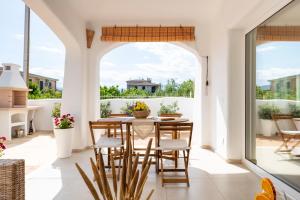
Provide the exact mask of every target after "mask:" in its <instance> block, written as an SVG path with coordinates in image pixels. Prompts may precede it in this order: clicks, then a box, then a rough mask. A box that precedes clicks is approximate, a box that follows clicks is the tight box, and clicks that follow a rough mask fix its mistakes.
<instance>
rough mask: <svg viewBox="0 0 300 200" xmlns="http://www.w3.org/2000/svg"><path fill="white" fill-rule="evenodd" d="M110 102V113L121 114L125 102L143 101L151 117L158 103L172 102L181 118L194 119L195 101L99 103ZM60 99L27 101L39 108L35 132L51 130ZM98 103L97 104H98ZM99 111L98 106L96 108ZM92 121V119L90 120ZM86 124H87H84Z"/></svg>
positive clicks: (180, 99)
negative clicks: (54, 109)
mask: <svg viewBox="0 0 300 200" xmlns="http://www.w3.org/2000/svg"><path fill="white" fill-rule="evenodd" d="M108 101H109V102H110V103H111V109H112V113H121V107H122V106H124V105H126V102H134V101H143V102H145V103H147V104H148V106H149V107H150V109H151V115H152V116H157V112H158V111H159V109H160V103H163V104H164V105H169V104H172V103H174V102H177V103H178V107H179V111H178V112H180V113H182V114H183V117H186V118H189V119H191V120H193V119H194V115H193V111H194V104H195V99H193V98H184V97H163V98H152V99H106V100H101V101H100V102H108ZM61 102H62V99H39V100H29V101H28V105H30V106H41V108H40V109H38V110H37V112H36V115H35V125H36V129H37V130H52V129H53V126H52V117H51V112H52V109H53V107H54V104H55V103H61ZM100 102H99V103H100ZM96 109H99V110H100V104H98V106H97V108H96ZM62 114H65V113H62ZM92 120H94V119H92ZM86 123H87V122H86Z"/></svg>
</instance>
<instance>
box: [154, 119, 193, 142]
mask: <svg viewBox="0 0 300 200" xmlns="http://www.w3.org/2000/svg"><path fill="white" fill-rule="evenodd" d="M156 128H157V130H156V132H157V134H158V135H157V139H158V140H157V143H158V146H159V140H160V137H161V132H164V131H172V132H175V133H179V134H180V132H186V133H188V134H189V136H188V146H189V147H190V146H191V142H192V134H193V122H159V123H157V125H156Z"/></svg>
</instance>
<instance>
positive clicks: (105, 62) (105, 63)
mask: <svg viewBox="0 0 300 200" xmlns="http://www.w3.org/2000/svg"><path fill="white" fill-rule="evenodd" d="M101 65H102V66H104V67H105V66H115V64H114V63H112V62H110V61H106V60H104V61H102V62H101Z"/></svg>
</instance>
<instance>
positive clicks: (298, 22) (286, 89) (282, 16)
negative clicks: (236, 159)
mask: <svg viewBox="0 0 300 200" xmlns="http://www.w3.org/2000/svg"><path fill="white" fill-rule="evenodd" d="M245 43H246V149H245V150H246V159H248V160H249V161H251V162H252V163H254V164H256V165H257V166H259V167H261V168H262V169H264V170H265V171H267V172H268V173H270V174H272V175H274V176H275V177H277V178H279V179H281V180H282V181H284V182H286V183H287V184H289V185H290V186H292V187H293V188H295V189H296V190H298V191H300V2H299V1H293V2H292V3H290V4H289V5H288V6H286V7H285V8H283V9H282V10H281V11H279V12H278V13H276V14H275V15H273V16H272V17H271V18H269V19H268V20H267V21H265V22H264V23H263V24H261V25H259V26H258V27H256V28H255V29H254V30H252V31H251V32H249V33H248V34H247V35H246V39H245Z"/></svg>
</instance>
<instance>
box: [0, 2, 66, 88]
mask: <svg viewBox="0 0 300 200" xmlns="http://www.w3.org/2000/svg"><path fill="white" fill-rule="evenodd" d="M0 27H1V31H0V63H3V62H13V63H17V64H19V65H21V66H22V65H23V61H22V59H23V42H24V34H23V33H24V3H23V2H22V1H21V0H1V1H0ZM64 51H65V50H64V46H63V44H62V42H61V41H60V40H59V39H58V38H57V37H56V35H55V34H54V33H53V32H52V31H51V30H50V29H49V28H48V26H47V25H46V24H44V23H43V22H42V21H41V20H40V19H39V17H38V16H36V15H35V14H34V12H31V43H30V73H35V74H39V75H45V76H49V77H52V78H57V79H59V80H60V81H59V83H58V86H59V87H61V86H62V79H63V73H64V71H63V66H64V59H65V58H64V54H65V53H64Z"/></svg>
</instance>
